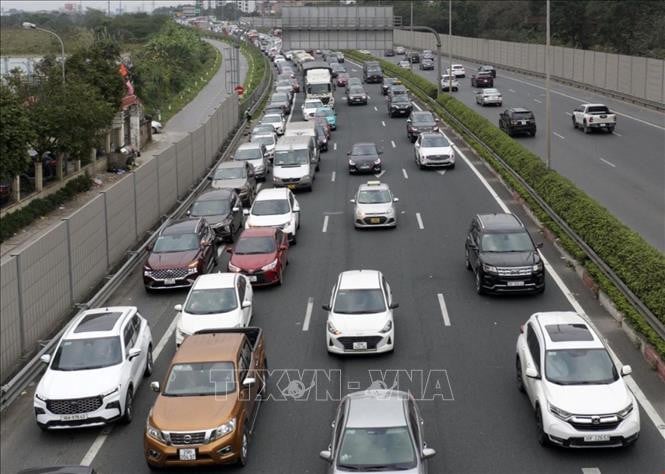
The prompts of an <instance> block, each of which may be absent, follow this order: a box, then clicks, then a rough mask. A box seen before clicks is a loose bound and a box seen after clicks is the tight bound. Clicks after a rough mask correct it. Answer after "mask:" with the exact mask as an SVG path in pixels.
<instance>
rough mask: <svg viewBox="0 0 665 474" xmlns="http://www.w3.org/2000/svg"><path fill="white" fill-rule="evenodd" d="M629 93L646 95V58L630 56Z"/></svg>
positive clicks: (637, 95)
mask: <svg viewBox="0 0 665 474" xmlns="http://www.w3.org/2000/svg"><path fill="white" fill-rule="evenodd" d="M630 60H631V64H630V73H631V76H630V86H631V90H630V92H629V93H630V95H633V96H635V97H646V90H645V89H646V84H647V58H638V57H635V56H631V57H630Z"/></svg>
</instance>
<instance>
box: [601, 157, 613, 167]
mask: <svg viewBox="0 0 665 474" xmlns="http://www.w3.org/2000/svg"><path fill="white" fill-rule="evenodd" d="M600 161H602V162H603V163H605V164H606V165H610V166H611V167H612V168H616V167H617V165H615V164H614V163H610V162H609V161H607V160H606V159H605V158H601V159H600Z"/></svg>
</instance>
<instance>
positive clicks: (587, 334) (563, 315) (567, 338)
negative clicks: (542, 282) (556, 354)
mask: <svg viewBox="0 0 665 474" xmlns="http://www.w3.org/2000/svg"><path fill="white" fill-rule="evenodd" d="M534 316H535V319H536V321H537V322H538V325H539V326H540V329H541V331H540V332H541V334H542V335H543V338H544V339H545V347H546V348H547V349H574V348H580V347H585V348H592V349H601V348H604V347H605V346H604V345H603V343H602V341H601V340H600V339H599V338H598V335H597V334H596V333H595V331H594V330H593V328H592V327H591V326H590V325H589V323H588V322H587V321H586V320H585V319H584V318H583V317H582V316H580V315H579V314H577V313H575V312H573V311H547V312H542V313H536V314H535V315H534ZM573 325H575V327H573ZM583 326H586V330H585V329H584V327H583Z"/></svg>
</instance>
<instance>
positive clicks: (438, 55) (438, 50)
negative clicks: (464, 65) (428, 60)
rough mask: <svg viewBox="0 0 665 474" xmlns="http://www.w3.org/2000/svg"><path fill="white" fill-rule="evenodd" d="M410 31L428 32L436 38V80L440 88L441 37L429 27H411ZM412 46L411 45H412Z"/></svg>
mask: <svg viewBox="0 0 665 474" xmlns="http://www.w3.org/2000/svg"><path fill="white" fill-rule="evenodd" d="M411 30H412V31H429V32H430V33H432V34H433V35H434V37H435V38H436V58H437V60H436V69H437V74H438V78H439V79H438V80H437V83H438V84H437V88H438V87H440V86H441V37H440V36H439V33H437V32H436V30H435V29H432V28H430V27H429V26H414V25H411ZM412 44H413V43H412ZM437 94H438V89H437Z"/></svg>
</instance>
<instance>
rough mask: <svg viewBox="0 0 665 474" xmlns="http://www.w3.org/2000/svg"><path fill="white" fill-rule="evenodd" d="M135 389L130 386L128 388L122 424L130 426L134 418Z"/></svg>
mask: <svg viewBox="0 0 665 474" xmlns="http://www.w3.org/2000/svg"><path fill="white" fill-rule="evenodd" d="M133 390H134V388H133V387H132V386H131V385H130V386H129V388H127V395H126V396H125V412H124V413H123V414H122V422H123V424H125V425H128V424H129V423H131V422H132V419H133V418H134V394H133V393H132V392H133Z"/></svg>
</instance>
